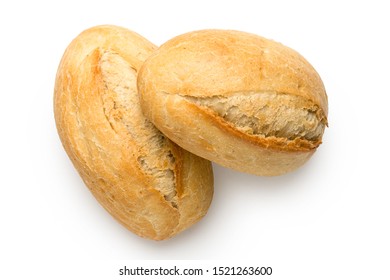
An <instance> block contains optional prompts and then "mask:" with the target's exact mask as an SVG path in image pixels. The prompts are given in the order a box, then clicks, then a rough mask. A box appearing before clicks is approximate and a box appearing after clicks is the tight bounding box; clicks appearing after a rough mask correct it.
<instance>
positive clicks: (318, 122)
mask: <svg viewBox="0 0 390 280" xmlns="http://www.w3.org/2000/svg"><path fill="white" fill-rule="evenodd" d="M138 90H139V92H140V94H141V107H142V110H143V112H144V114H145V116H146V117H147V118H149V119H150V120H151V121H152V122H153V123H154V124H155V125H156V127H158V128H159V129H160V130H161V131H162V132H163V133H164V134H165V135H167V136H168V137H169V138H170V139H171V140H172V141H174V142H176V143H177V144H178V145H179V146H181V147H183V148H184V149H187V150H188V151H190V152H192V153H194V154H197V155H199V156H201V157H204V158H206V159H209V160H211V161H215V162H217V163H219V164H221V165H223V166H226V167H229V168H233V169H235V170H239V171H242V172H247V173H252V174H256V175H266V176H274V175H280V174H284V173H286V172H290V171H292V170H295V169H296V168H298V167H300V166H301V165H303V164H304V163H305V162H306V161H307V160H308V159H309V158H310V157H311V156H312V154H313V153H314V152H315V150H316V148H317V147H318V146H319V145H320V144H321V141H322V135H323V132H324V128H325V126H326V125H327V112H328V101H327V95H326V92H325V88H324V85H323V83H322V81H321V78H320V77H319V75H318V73H317V72H316V71H315V70H314V68H313V67H312V66H311V65H310V64H309V63H308V62H307V61H306V60H305V59H304V58H303V57H302V56H301V55H300V54H298V53H297V52H296V51H294V50H292V49H290V48H288V47H286V46H283V45H282V44H279V43H276V42H274V41H271V40H268V39H265V38H262V37H260V36H257V35H254V34H249V33H245V32H240V31H232V30H200V31H194V32H190V33H186V34H183V35H180V36H178V37H175V38H173V39H171V40H169V41H168V42H166V43H165V44H163V45H162V46H161V47H160V48H159V49H158V50H157V51H155V52H154V53H153V54H152V55H151V56H150V57H149V58H148V59H147V60H146V62H145V63H144V65H143V66H142V68H141V70H140V72H139V75H138ZM269 108H271V109H269ZM275 110H276V112H277V114H276V113H275ZM229 115H231V117H229Z"/></svg>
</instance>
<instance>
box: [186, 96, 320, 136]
mask: <svg viewBox="0 0 390 280" xmlns="http://www.w3.org/2000/svg"><path fill="white" fill-rule="evenodd" d="M182 97H183V98H185V99H186V100H187V101H189V102H191V103H193V104H196V105H197V106H199V107H201V108H203V109H206V110H209V111H212V112H213V113H214V114H215V115H217V116H219V117H221V118H222V119H223V120H224V121H225V122H227V123H228V124H229V125H231V126H232V127H234V128H236V129H237V130H239V131H240V132H243V133H245V134H248V135H251V136H259V137H264V138H267V137H276V138H285V139H287V140H288V141H294V140H296V139H301V140H307V141H309V142H313V143H315V142H319V141H321V138H322V134H323V132H324V129H325V126H326V125H327V121H326V117H325V115H324V113H323V112H322V110H321V109H320V108H319V107H318V106H317V105H315V104H314V103H313V102H311V101H308V100H306V99H304V98H302V97H300V96H293V95H287V94H283V93H276V92H248V93H237V94H229V95H228V96H211V97H193V96H182Z"/></svg>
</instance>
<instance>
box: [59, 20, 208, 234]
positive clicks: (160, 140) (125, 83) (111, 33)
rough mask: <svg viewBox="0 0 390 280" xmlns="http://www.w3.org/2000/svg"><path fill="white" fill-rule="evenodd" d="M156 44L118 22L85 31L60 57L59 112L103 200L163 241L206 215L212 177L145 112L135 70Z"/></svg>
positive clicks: (87, 178) (67, 143) (65, 135)
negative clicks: (152, 121)
mask: <svg viewBox="0 0 390 280" xmlns="http://www.w3.org/2000/svg"><path fill="white" fill-rule="evenodd" d="M155 49H156V47H155V46H154V45H153V44H152V43H150V42H148V41H147V40H146V39H145V38H143V37H141V36H140V35H138V34H136V33H134V32H132V31H129V30H127V29H124V28H121V27H117V26H109V25H105V26H96V27H93V28H90V29H88V30H86V31H84V32H82V33H81V34H80V35H79V36H78V37H77V38H75V39H74V40H73V41H72V42H71V44H70V45H69V46H68V48H67V49H66V51H65V53H64V56H63V58H62V60H61V62H60V65H59V68H58V72H57V76H56V83H55V90H54V115H55V120H56V125H57V130H58V133H59V136H60V139H61V141H62V144H63V146H64V148H65V150H66V152H67V154H68V156H69V157H70V159H71V160H72V162H73V164H74V166H75V167H76V169H77V171H78V172H79V174H80V175H81V177H82V179H83V180H84V182H85V184H86V185H87V186H88V188H89V189H90V191H91V192H92V194H93V195H94V196H95V197H96V199H97V200H98V201H99V203H100V204H101V205H102V206H103V207H104V208H105V209H106V210H107V211H108V212H109V213H110V214H111V215H112V216H113V217H114V218H115V219H117V220H118V221H119V222H120V223H121V224H123V225H124V226H125V227H127V228H128V229H129V230H131V231H132V232H134V233H136V234H137V235H139V236H141V237H145V238H149V239H154V240H163V239H167V238H170V237H172V236H174V235H176V234H177V233H179V232H181V231H183V230H184V229H186V228H188V227H189V226H191V225H192V224H194V223H195V222H197V221H199V220H200V219H201V218H202V217H203V216H204V215H205V214H206V213H207V210H208V208H209V205H210V203H211V200H212V196H213V174H212V168H211V163H210V162H209V161H207V160H205V159H202V158H199V157H198V156H195V155H193V154H190V153H189V152H187V151H185V150H183V149H181V148H180V147H178V146H177V145H176V144H174V143H173V142H171V141H170V140H169V139H168V138H166V137H165V136H164V135H163V134H162V133H161V132H159V131H158V130H157V129H156V128H155V127H154V126H153V125H152V124H151V123H150V122H149V121H148V120H147V119H146V118H145V117H144V116H143V114H142V112H141V109H140V105H139V99H138V92H137V88H136V77H137V72H138V70H139V69H140V67H141V65H142V63H143V62H144V60H145V59H146V58H147V57H148V56H149V55H150V54H151V53H152V52H153V51H154V50H155Z"/></svg>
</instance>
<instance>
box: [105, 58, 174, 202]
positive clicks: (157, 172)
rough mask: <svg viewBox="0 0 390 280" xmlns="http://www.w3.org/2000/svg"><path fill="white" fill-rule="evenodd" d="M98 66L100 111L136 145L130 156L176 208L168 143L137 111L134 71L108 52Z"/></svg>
mask: <svg viewBox="0 0 390 280" xmlns="http://www.w3.org/2000/svg"><path fill="white" fill-rule="evenodd" d="M99 67H100V71H101V74H102V80H103V84H104V90H103V92H102V96H101V97H102V102H103V110H104V114H105V116H106V119H107V121H108V122H109V123H110V126H111V127H112V129H113V130H114V131H115V132H118V131H123V132H124V133H126V134H129V135H130V138H131V139H134V141H136V143H137V148H136V149H135V151H134V153H135V155H136V159H137V162H138V164H139V166H140V168H141V169H142V171H143V172H144V173H145V174H146V175H148V176H149V177H150V178H151V180H152V182H153V183H152V184H151V185H152V187H153V188H155V189H156V190H158V191H159V192H160V193H161V195H162V196H163V198H164V199H165V200H166V201H167V202H169V203H170V204H171V205H172V207H174V208H178V201H177V200H178V197H177V195H178V194H177V188H176V187H177V186H176V184H177V182H176V180H177V178H176V169H177V168H176V160H175V156H174V153H173V149H172V147H171V145H172V144H171V143H170V141H169V140H168V139H167V138H166V137H165V136H164V135H163V134H162V133H161V132H160V131H158V130H157V128H156V127H155V126H154V125H153V124H152V123H151V122H149V121H148V120H147V119H146V118H145V117H144V116H143V113H142V111H141V108H140V105H139V98H138V93H137V88H136V77H137V73H136V71H135V70H134V69H133V68H131V67H130V66H129V65H128V64H127V62H126V61H125V60H124V59H123V58H122V57H121V56H120V55H119V54H116V53H114V52H112V51H105V52H103V53H102V55H101V58H100V61H99Z"/></svg>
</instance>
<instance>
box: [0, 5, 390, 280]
mask: <svg viewBox="0 0 390 280" xmlns="http://www.w3.org/2000/svg"><path fill="white" fill-rule="evenodd" d="M329 2H330V1H323V2H315V1H245V0H240V1H227V0H225V1H211V0H209V1H167V0H165V1H154V2H152V1H145V0H144V1H114V0H110V1H81V0H78V1H69V0H67V1H57V2H55V1H47V2H41V1H2V2H1V4H0V28H1V34H0V36H1V37H0V79H1V82H0V86H1V87H0V94H1V99H0V102H1V103H0V104H1V109H0V117H1V118H0V119H1V130H0V133H1V137H0V149H1V153H0V160H1V180H0V184H1V192H0V227H1V229H0V258H1V261H0V278H1V279H27V278H24V277H26V276H28V275H29V276H30V278H31V279H62V278H61V277H60V276H63V275H65V274H66V273H67V275H73V277H72V279H78V277H77V275H87V277H84V279H92V277H90V278H89V277H88V275H89V276H91V275H92V274H93V273H95V274H94V275H95V276H94V279H108V278H107V277H106V278H104V277H103V276H101V275H103V274H104V273H103V272H102V271H106V273H107V274H108V275H111V279H122V278H116V277H118V276H117V274H116V273H117V266H116V265H117V264H119V263H120V264H123V263H125V264H128V265H129V264H130V265H131V263H132V261H131V260H149V259H150V260H163V259H166V260H172V259H173V260H196V259H198V260H230V261H233V262H234V261H237V260H241V263H244V264H245V260H246V261H247V263H248V264H249V263H256V264H257V265H260V266H262V265H266V266H272V267H273V270H274V275H273V276H272V277H269V278H268V279H390V269H389V266H390V240H389V239H390V182H389V181H390V180H389V173H390V164H389V158H390V152H389V144H388V142H389V140H390V139H389V136H390V132H389V120H390V117H389V111H390V110H389V101H390V99H389V95H390V92H389V91H390V87H389V81H390V68H389V65H390V55H389V53H390V51H389V50H390V43H389V37H390V32H389V26H390V20H389V11H390V10H389V8H387V6H386V5H385V4H386V1H383V2H379V1H349V2H348V1H334V2H330V3H329ZM99 24H115V25H120V26H124V27H127V28H129V29H132V30H134V31H136V32H138V33H140V34H141V35H143V36H144V37H146V38H148V39H149V40H150V41H152V42H154V43H155V44H157V45H160V44H162V43H163V42H165V41H166V40H168V39H170V38H171V37H173V36H176V35H179V34H181V33H184V32H188V31H192V30H196V29H203V28H222V29H237V30H242V31H247V32H252V33H256V34H259V35H262V36H264V37H267V38H271V39H274V40H276V41H280V42H282V43H283V44H285V45H287V46H290V47H292V48H294V49H296V50H297V51H299V52H300V53H301V54H302V55H303V56H305V57H306V58H307V59H308V60H309V61H310V62H311V64H312V65H313V66H314V67H315V68H316V69H317V71H318V72H319V73H320V75H321V77H322V79H323V81H324V84H325V86H326V89H327V93H328V97H329V128H328V129H327V130H326V132H325V135H324V138H323V144H322V145H321V146H320V148H319V149H318V150H317V152H316V154H315V155H314V156H313V158H312V159H311V160H310V161H309V162H308V163H307V164H306V165H305V166H304V167H303V168H301V169H299V170H297V171H296V172H293V173H291V174H288V175H285V176H281V177H273V178H262V177H256V176H251V175H247V174H242V173H238V172H234V171H232V170H227V169H224V168H222V167H220V166H217V165H214V167H215V168H214V171H215V196H214V200H213V203H212V206H211V208H210V210H209V213H208V215H207V216H206V217H205V218H204V219H203V220H202V221H201V222H200V223H198V224H197V225H195V226H194V227H192V228H191V229H189V230H187V231H186V232H184V233H182V234H180V235H178V236H177V237H174V238H172V239H170V240H168V241H163V242H155V241H149V240H145V239H141V238H139V237H138V236H136V235H134V234H132V233H131V232H129V231H127V230H126V229H125V228H123V227H122V226H121V225H119V224H118V223H117V222H116V221H115V220H114V219H113V218H111V216H109V215H108V214H107V213H106V212H105V211H104V210H103V208H102V207H101V206H100V205H99V204H98V203H97V202H96V201H95V199H94V198H93V197H92V195H91V194H90V193H89V191H88V190H87V188H86V187H85V186H84V184H83V183H82V181H81V179H80V178H79V176H78V174H77V172H76V171H75V169H74V168H73V166H72V165H71V163H70V160H69V159H68V158H67V156H66V154H65V152H64V150H63V148H62V146H61V143H60V141H59V138H58V136H57V132H56V129H55V123H54V118H53V109H52V98H53V88H54V79H55V74H56V70H57V66H58V63H59V61H60V59H61V56H62V54H63V51H64V50H65V48H66V46H67V45H68V44H69V43H70V41H71V40H72V39H73V38H74V37H76V36H77V35H78V34H79V33H80V32H81V31H83V30H84V29H86V28H88V27H92V26H94V25H99ZM141 263H142V262H141ZM145 263H146V262H145ZM93 264H96V265H93ZM189 264H191V262H189ZM210 264H213V261H211V262H210ZM110 265H111V266H110ZM99 275H100V276H101V278H99ZM214 278H215V277H214ZM217 278H218V277H217ZM64 279H65V278H64ZM68 279H69V278H68ZM230 279H233V278H230ZM240 279H245V278H240ZM264 279H266V277H264Z"/></svg>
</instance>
